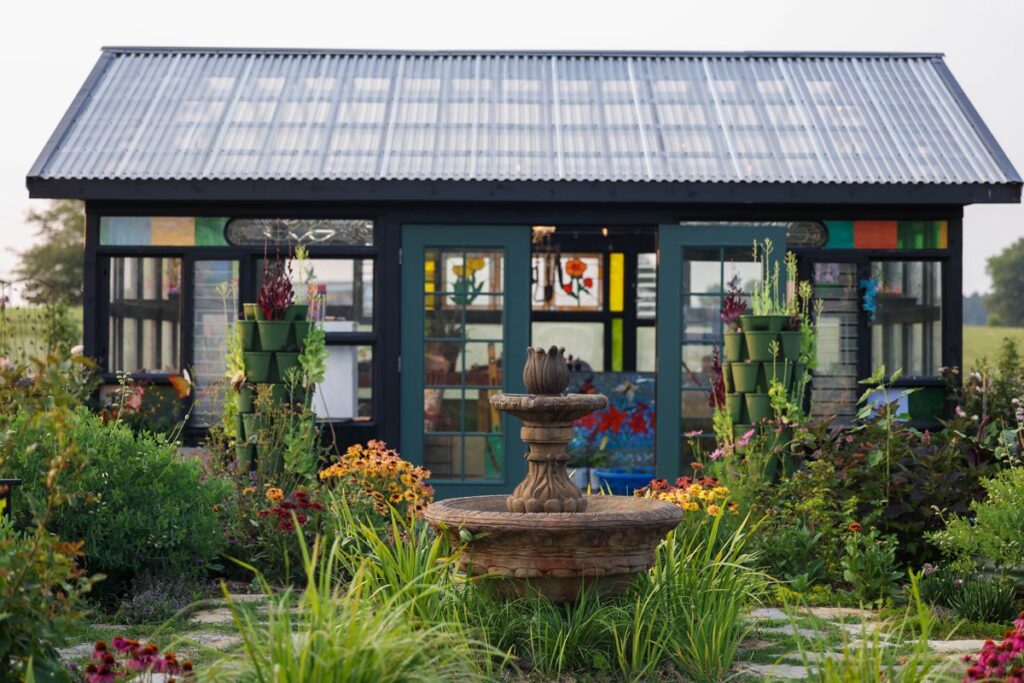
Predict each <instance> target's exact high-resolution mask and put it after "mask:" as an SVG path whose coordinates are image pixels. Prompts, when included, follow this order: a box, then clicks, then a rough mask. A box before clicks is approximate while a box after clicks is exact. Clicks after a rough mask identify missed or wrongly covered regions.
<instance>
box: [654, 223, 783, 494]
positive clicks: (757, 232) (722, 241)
mask: <svg viewBox="0 0 1024 683" xmlns="http://www.w3.org/2000/svg"><path fill="white" fill-rule="evenodd" d="M766 238H768V239H771V241H772V245H773V252H772V263H773V264H774V263H779V264H780V267H779V273H780V279H782V280H784V279H785V276H786V270H785V268H784V267H782V261H783V260H784V259H785V255H786V228H785V226H781V225H763V226H755V225H743V224H737V225H695V224H692V223H691V224H671V225H660V226H658V276H657V287H658V290H657V291H658V302H657V313H656V319H657V331H656V332H655V352H656V354H657V355H656V359H657V360H656V365H655V367H656V369H657V371H658V375H657V377H658V380H657V382H658V383H657V387H656V388H655V408H656V410H657V420H658V422H657V428H656V429H655V434H654V450H655V476H656V477H658V478H659V479H668V480H670V481H671V480H674V479H675V478H676V477H678V476H679V474H680V466H681V463H680V459H681V455H682V453H681V450H680V449H681V447H682V438H681V437H682V394H681V392H682V359H681V357H680V348H681V346H682V344H683V334H684V333H685V329H684V328H685V325H684V322H683V319H682V317H683V300H682V274H683V261H684V260H685V258H686V256H685V252H686V250H687V249H688V248H695V247H699V248H707V247H712V248H715V247H729V248H731V247H749V248H750V249H751V250H753V247H754V242H755V241H757V242H761V241H763V240H764V239H766ZM769 267H770V268H774V265H770V266H769ZM723 285H724V283H723Z"/></svg>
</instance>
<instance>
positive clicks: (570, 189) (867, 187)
mask: <svg viewBox="0 0 1024 683" xmlns="http://www.w3.org/2000/svg"><path fill="white" fill-rule="evenodd" d="M26 184H27V186H28V190H29V197H31V198H33V199H41V198H51V199H83V200H87V201H122V200H131V201H214V202H220V201H240V202H248V201H292V202H435V201H436V202H483V203H489V202H513V203H516V202H535V203H594V202H601V203H619V204H622V203H645V204H704V203H714V204H946V205H966V204H998V203H1002V204H1016V203H1019V202H1020V200H1021V185H1022V184H1021V183H1019V182H1012V183H970V184H932V183H907V184H882V183H699V182H693V183H670V182H625V181H614V182H608V181H604V182H602V181H593V182H591V181H569V182H567V181H557V180H550V181H547V180H544V181H533V180H515V181H498V180H496V181H481V180H472V181H466V180H460V181H451V180H137V179H124V180H117V179H102V180H97V179H88V180H86V179H82V180H76V179H60V178H39V177H29V178H28V179H27V183H26Z"/></svg>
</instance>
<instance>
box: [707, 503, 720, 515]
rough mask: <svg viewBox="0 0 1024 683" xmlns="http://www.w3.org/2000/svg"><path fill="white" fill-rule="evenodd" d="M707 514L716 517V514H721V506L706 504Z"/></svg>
mask: <svg viewBox="0 0 1024 683" xmlns="http://www.w3.org/2000/svg"><path fill="white" fill-rule="evenodd" d="M708 514H709V515H711V516H712V517H717V516H718V515H720V514H722V508H720V507H718V506H717V505H708Z"/></svg>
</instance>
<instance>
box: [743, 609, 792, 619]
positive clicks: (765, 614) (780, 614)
mask: <svg viewBox="0 0 1024 683" xmlns="http://www.w3.org/2000/svg"><path fill="white" fill-rule="evenodd" d="M750 616H751V618H752V619H754V620H755V621H767V620H772V621H775V620H786V619H789V615H788V614H786V613H785V612H784V611H782V610H781V609H779V608H778V607H758V608H757V609H752V610H750Z"/></svg>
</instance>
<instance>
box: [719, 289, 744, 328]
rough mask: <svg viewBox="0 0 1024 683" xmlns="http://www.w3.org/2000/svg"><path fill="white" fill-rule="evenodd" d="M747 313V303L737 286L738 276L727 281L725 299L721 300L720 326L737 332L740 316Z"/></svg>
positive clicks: (741, 290)
mask: <svg viewBox="0 0 1024 683" xmlns="http://www.w3.org/2000/svg"><path fill="white" fill-rule="evenodd" d="M746 312H747V301H746V299H744V298H743V288H742V287H740V286H739V275H737V276H735V277H733V278H732V279H731V280H729V284H728V287H727V291H726V294H725V297H724V298H723V299H722V309H721V313H720V315H721V318H722V325H723V326H724V328H725V329H727V330H732V331H733V332H738V331H739V325H740V316H741V315H743V314H744V313H746Z"/></svg>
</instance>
